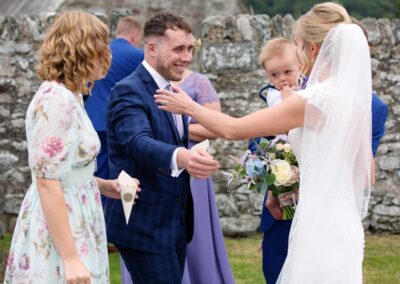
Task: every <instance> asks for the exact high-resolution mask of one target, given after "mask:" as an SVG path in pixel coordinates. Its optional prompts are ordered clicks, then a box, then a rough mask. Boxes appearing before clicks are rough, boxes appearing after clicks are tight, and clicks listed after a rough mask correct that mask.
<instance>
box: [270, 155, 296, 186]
mask: <svg viewBox="0 0 400 284" xmlns="http://www.w3.org/2000/svg"><path fill="white" fill-rule="evenodd" d="M271 172H272V174H274V175H275V182H274V185H275V186H281V185H286V184H287V183H288V182H289V181H290V178H291V176H292V168H291V167H290V164H289V163H288V162H287V161H285V160H273V161H272V163H271Z"/></svg>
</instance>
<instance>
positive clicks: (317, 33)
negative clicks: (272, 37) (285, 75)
mask: <svg viewBox="0 0 400 284" xmlns="http://www.w3.org/2000/svg"><path fill="white" fill-rule="evenodd" d="M342 23H348V24H350V23H351V19H350V16H349V14H348V13H347V11H346V9H345V8H344V7H343V6H341V5H339V4H337V3H333V2H325V3H320V4H317V5H315V6H314V7H312V9H311V10H310V11H308V12H307V13H306V14H304V15H302V16H301V17H300V18H299V19H298V20H297V21H296V25H295V36H296V39H300V40H301V41H302V42H303V49H302V51H301V52H300V54H298V56H299V61H300V64H301V73H302V74H305V73H306V72H307V71H308V70H309V69H310V67H311V66H312V62H311V59H310V57H311V56H310V54H309V51H310V44H311V43H315V44H317V46H319V47H321V45H322V43H323V41H324V39H325V37H326V35H327V34H328V32H329V31H330V30H331V29H332V28H334V27H335V26H337V25H339V24H342Z"/></svg>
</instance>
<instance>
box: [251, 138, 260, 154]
mask: <svg viewBox="0 0 400 284" xmlns="http://www.w3.org/2000/svg"><path fill="white" fill-rule="evenodd" d="M260 140H261V138H259V137H258V138H253V139H250V140H249V150H250V151H251V152H252V153H254V152H255V151H256V150H257V148H256V144H257V143H260Z"/></svg>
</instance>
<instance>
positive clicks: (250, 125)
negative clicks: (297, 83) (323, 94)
mask: <svg viewBox="0 0 400 284" xmlns="http://www.w3.org/2000/svg"><path fill="white" fill-rule="evenodd" d="M173 88H174V93H173V92H169V91H167V90H164V89H160V90H158V91H157V95H155V98H156V102H157V103H158V104H159V108H160V109H162V110H166V111H170V112H173V113H180V114H186V115H190V116H191V117H193V118H195V119H196V120H197V121H198V122H199V123H200V124H201V125H203V126H204V127H206V128H207V129H209V130H210V131H211V132H213V133H215V134H217V135H218V136H219V137H223V138H225V139H228V140H243V139H248V138H252V137H262V136H268V135H274V134H276V133H286V132H287V131H289V130H290V129H293V128H296V127H299V126H302V125H303V122H304V110H305V103H304V100H303V99H301V98H300V97H298V96H291V97H290V98H288V99H287V100H285V101H283V102H282V103H280V104H278V105H276V106H274V107H271V108H265V109H262V110H259V111H257V112H254V113H251V114H249V115H246V116H243V117H240V118H234V117H231V116H229V115H226V114H224V113H220V112H217V111H213V110H210V109H207V108H205V107H203V106H201V105H199V104H198V103H196V102H194V101H193V100H192V99H191V98H190V97H189V96H188V95H187V94H186V93H185V92H184V91H183V90H182V89H180V88H179V87H177V86H174V87H173Z"/></svg>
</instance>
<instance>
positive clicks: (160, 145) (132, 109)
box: [105, 64, 193, 253]
mask: <svg viewBox="0 0 400 284" xmlns="http://www.w3.org/2000/svg"><path fill="white" fill-rule="evenodd" d="M157 89H158V86H157V84H156V83H155V81H154V79H153V78H152V77H151V75H150V74H149V73H148V71H147V70H146V69H145V68H144V66H143V65H142V64H140V65H139V66H138V68H137V69H136V71H135V72H133V73H132V74H131V75H130V76H128V77H126V78H125V79H123V80H122V81H120V82H119V83H117V84H116V86H115V87H114V88H113V91H112V94H111V96H110V99H109V103H108V112H107V138H108V152H109V167H110V178H111V179H113V178H117V177H118V175H119V173H120V172H121V171H122V170H124V171H126V172H127V173H128V174H129V175H131V176H133V177H135V178H137V179H138V180H139V181H140V187H141V189H142V191H141V192H140V193H139V199H138V200H137V201H136V204H135V205H133V208H132V213H131V216H130V219H129V223H128V225H127V224H126V222H125V217H124V213H123V208H122V205H121V200H115V199H108V200H107V203H106V206H105V220H106V227H107V238H108V241H109V242H111V243H114V244H116V245H117V246H121V247H125V248H129V249H135V250H141V251H146V252H152V253H165V252H170V251H172V250H175V248H176V245H177V244H178V242H180V241H181V237H182V234H186V237H187V240H188V241H190V240H191V237H192V234H193V201H192V196H191V193H190V177H189V175H188V173H187V172H186V171H183V172H182V173H181V174H180V176H179V177H178V178H174V177H171V175H170V173H171V170H170V163H171V158H172V155H173V152H174V150H175V149H176V148H177V147H186V148H187V144H188V124H187V119H186V118H185V117H183V124H184V132H185V134H184V137H183V138H182V139H180V138H179V134H178V131H177V129H176V127H175V124H174V121H173V118H172V115H171V113H169V112H165V111H162V110H159V109H158V106H157V104H156V103H155V100H154V97H153V95H154V94H155V93H156V90H157Z"/></svg>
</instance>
